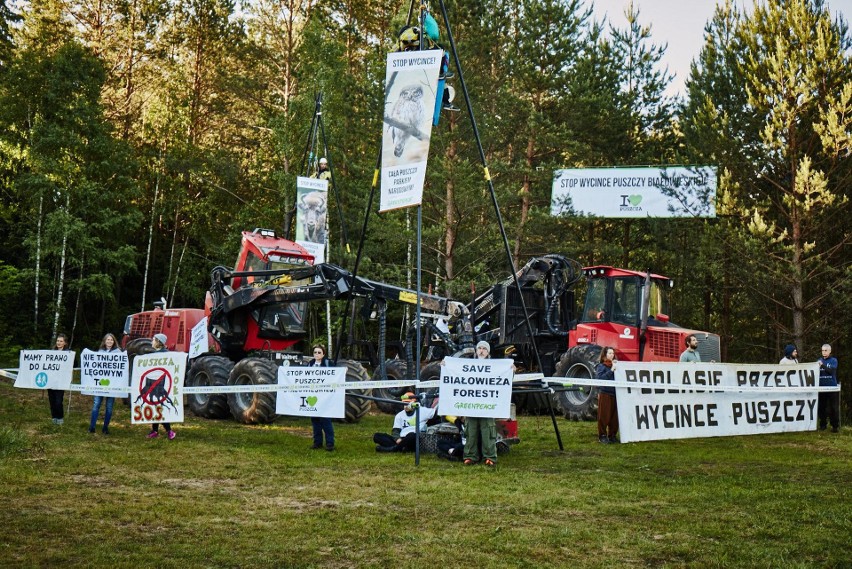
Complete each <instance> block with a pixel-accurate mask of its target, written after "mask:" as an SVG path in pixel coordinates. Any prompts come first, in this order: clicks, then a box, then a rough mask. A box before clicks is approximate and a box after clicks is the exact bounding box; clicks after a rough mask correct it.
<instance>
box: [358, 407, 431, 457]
mask: <svg viewBox="0 0 852 569" xmlns="http://www.w3.org/2000/svg"><path fill="white" fill-rule="evenodd" d="M402 401H404V402H405V403H407V405H406V406H405V408H404V409H403V410H402V411H400V412H399V413H397V414H396V417H394V419H393V429H391V434H387V433H376V434H374V435H373V442H374V443H376V452H411V451H413V450H414V446H415V444H416V443H417V439H416V437H417V435H416V432H417V431H416V429H415V422H416V417H417V414H416V410H417V408H418V407H420V403H418V402H417V396H416V395H414V393H411V392H408V393H406V394H405V395H403V396H402ZM439 420H440V417H438V414H437V412H436V411H435V409H430V408H428V407H420V431H421V432H423V431H424V430H425V429H426V426H427V425H434V424H436V423H438V422H439Z"/></svg>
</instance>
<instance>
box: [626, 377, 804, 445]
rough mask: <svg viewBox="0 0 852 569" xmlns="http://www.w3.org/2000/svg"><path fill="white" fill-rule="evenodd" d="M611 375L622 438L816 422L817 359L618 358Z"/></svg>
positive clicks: (743, 431)
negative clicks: (792, 361) (703, 360)
mask: <svg viewBox="0 0 852 569" xmlns="http://www.w3.org/2000/svg"><path fill="white" fill-rule="evenodd" d="M615 380H616V398H617V401H618V422H619V429H620V433H621V441H622V442H635V441H652V440H660V439H682V438H694V437H722V436H732V435H753V434H762V433H782V432H791V431H810V430H814V429H815V428H816V419H817V392H816V388H817V386H818V384H819V366H818V364H817V363H810V364H798V365H772V364H766V365H763V364H717V363H706V364H705V363H685V364H672V363H650V362H645V363H643V362H619V363H618V366H617V367H616V369H615ZM619 383H621V384H624V385H628V386H629V387H622V386H619V385H618V384H619ZM634 386H635V387H634Z"/></svg>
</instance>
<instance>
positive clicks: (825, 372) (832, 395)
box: [817, 344, 840, 433]
mask: <svg viewBox="0 0 852 569" xmlns="http://www.w3.org/2000/svg"><path fill="white" fill-rule="evenodd" d="M819 386H820V387H837V358H835V357H834V356H832V355H831V346H830V345H829V344H823V345H822V357H821V358H820V359H819ZM817 417H818V418H819V430H820V431H824V430H825V428H826V423H827V422H828V421H827V420H826V419H828V420H830V421H831V432H832V433H836V432H838V431H839V430H840V392H839V391H835V392H824V391H821V392H820V393H819V398H818V404H817Z"/></svg>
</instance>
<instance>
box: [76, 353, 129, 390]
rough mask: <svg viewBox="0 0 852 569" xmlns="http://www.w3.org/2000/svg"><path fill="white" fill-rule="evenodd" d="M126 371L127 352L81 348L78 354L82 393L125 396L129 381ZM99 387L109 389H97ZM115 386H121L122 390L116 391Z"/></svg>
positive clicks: (127, 369) (127, 370)
mask: <svg viewBox="0 0 852 569" xmlns="http://www.w3.org/2000/svg"><path fill="white" fill-rule="evenodd" d="M128 372H129V368H128V365H127V352H120V351H118V350H113V351H111V352H93V351H92V350H83V353H81V354H80V385H82V387H83V395H97V396H101V397H125V396H127V394H128V391H129V389H128V386H129V381H130V374H129V373H128ZM99 387H100V388H104V387H107V388H110V389H98V388H99ZM116 387H123V388H124V391H123V392H118V391H116V390H115V388H116Z"/></svg>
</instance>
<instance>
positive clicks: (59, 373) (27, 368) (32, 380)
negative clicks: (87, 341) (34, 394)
mask: <svg viewBox="0 0 852 569" xmlns="http://www.w3.org/2000/svg"><path fill="white" fill-rule="evenodd" d="M75 355H76V354H75V352H69V351H63V350H21V354H20V356H19V360H18V376H17V377H16V378H15V387H24V388H27V389H68V386H69V385H71V376H72V374H73V373H74V356H75Z"/></svg>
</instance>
